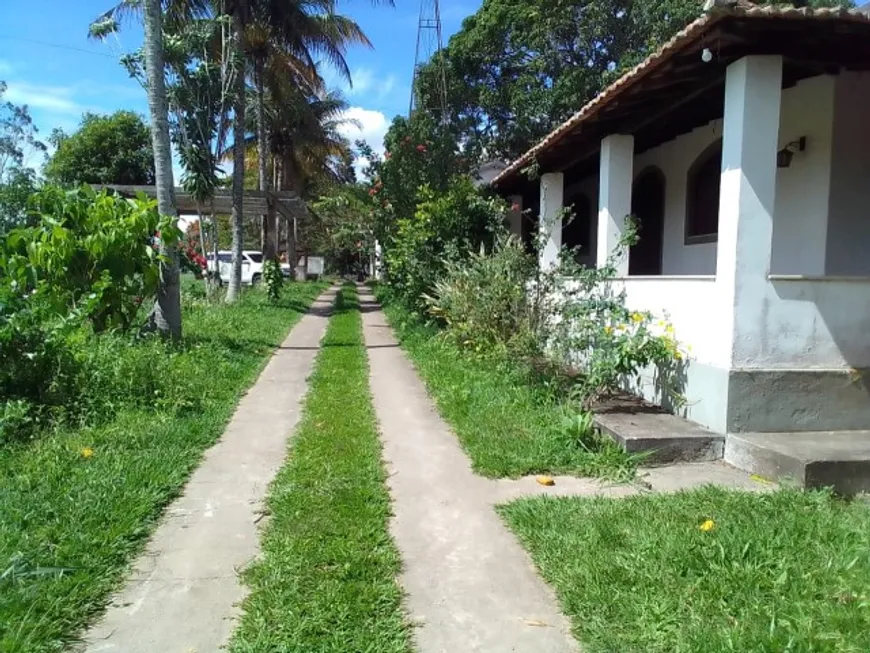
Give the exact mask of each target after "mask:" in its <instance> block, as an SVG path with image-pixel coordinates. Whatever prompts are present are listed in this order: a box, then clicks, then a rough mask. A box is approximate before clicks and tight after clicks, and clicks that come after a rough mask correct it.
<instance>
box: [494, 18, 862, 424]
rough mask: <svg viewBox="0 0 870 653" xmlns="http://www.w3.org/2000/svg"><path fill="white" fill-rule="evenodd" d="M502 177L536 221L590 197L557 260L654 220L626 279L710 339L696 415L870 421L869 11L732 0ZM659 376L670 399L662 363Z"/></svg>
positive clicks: (649, 386)
mask: <svg viewBox="0 0 870 653" xmlns="http://www.w3.org/2000/svg"><path fill="white" fill-rule="evenodd" d="M533 164H535V165H534V167H536V168H537V171H538V176H536V177H535V178H534V179H530V178H529V175H528V174H526V173H524V172H523V171H524V170H525V169H527V168H529V167H530V166H532V165H533ZM493 185H494V186H495V188H496V189H498V190H499V192H501V193H502V194H503V195H505V196H508V197H511V198H512V200H513V201H514V202H515V203H517V204H518V205H519V206H520V208H525V209H529V210H528V211H525V212H524V213H523V215H522V217H521V216H520V214H519V213H515V214H514V215H513V217H512V228H513V229H514V230H515V231H517V232H518V233H523V235H524V236H525V237H527V238H528V235H529V233H530V232H531V231H532V230H533V229H534V221H535V220H537V219H538V216H539V215H540V216H545V217H547V218H551V217H553V216H557V215H559V214H560V211H561V208H562V207H563V206H564V205H572V206H573V207H574V210H575V213H576V215H577V218H576V219H575V220H574V221H573V222H572V223H571V224H570V225H569V226H567V227H565V228H564V229H563V226H562V225H561V224H557V226H556V228H554V229H553V231H552V233H551V234H550V236H549V238H550V244H551V246H550V247H548V248H546V250H545V252H544V254H543V257H545V258H547V257H551V256H553V255H554V253H555V252H556V251H557V249H558V247H559V246H561V245H570V246H575V245H580V246H582V248H583V251H584V252H586V256H585V262H586V263H587V264H590V265H594V264H595V263H596V262H600V261H603V260H604V259H605V258H606V257H607V255H608V253H609V252H610V251H611V250H612V248H613V247H614V245H615V243H616V242H617V241H618V240H619V237H620V233H621V230H622V229H623V225H624V219H625V217H626V216H627V215H629V214H633V215H635V216H636V217H637V218H638V219H639V221H640V223H641V229H642V231H641V240H640V242H639V244H638V245H636V246H635V247H634V248H632V250H631V252H630V255H629V257H628V260H626V261H624V262H623V264H622V265H621V268H620V274H621V276H620V279H619V282H620V283H623V284H624V287H625V291H626V293H627V298H628V302H629V305H630V306H631V307H632V308H635V309H638V310H650V311H653V312H654V313H657V314H661V315H663V316H667V318H668V319H669V320H670V322H671V323H672V324H673V326H674V328H675V334H676V337H677V339H678V340H679V341H680V342H681V343H683V344H684V345H687V346H688V347H690V350H691V352H692V353H691V360H690V361H689V362H688V364H687V367H686V370H685V378H684V380H683V394H684V395H685V397H686V399H687V402H688V403H687V405H686V407H685V409H684V410H685V414H686V416H687V417H688V418H690V419H691V420H694V421H696V422H698V423H700V424H702V425H704V426H706V427H708V428H709V429H712V430H713V431H716V432H718V433H740V432H784V431H791V432H793V431H822V430H829V429H830V430H856V429H870V17H868V16H867V15H865V14H863V13H861V12H859V11H857V10H852V11H847V10H841V9H817V10H813V9H808V8H803V9H795V8H793V7H782V6H780V7H761V6H755V5H745V4H743V3H742V2H741V3H739V4H734V3H730V4H729V5H727V6H723V5H721V4H720V5H718V6H714V7H713V8H712V9H710V10H709V11H707V12H706V13H705V14H704V15H703V16H702V17H701V18H699V19H698V20H696V21H695V22H693V23H692V24H690V25H689V26H688V27H686V28H685V29H684V30H682V31H681V32H680V33H679V34H677V35H676V36H675V37H674V38H673V39H671V40H670V41H669V42H668V43H667V44H665V45H664V46H663V47H662V48H660V49H659V50H658V51H657V52H655V53H654V54H652V55H651V56H650V57H648V58H647V59H646V60H645V61H644V62H643V63H641V64H640V65H638V66H637V67H636V68H634V69H633V70H631V71H630V72H628V73H626V74H625V75H623V76H622V77H621V78H620V79H619V80H618V81H616V82H615V83H614V84H612V85H611V86H610V87H609V88H607V89H606V90H605V91H603V92H602V93H601V94H600V95H599V96H598V97H596V98H595V99H594V100H592V101H591V102H590V103H589V104H587V105H586V106H584V107H583V108H582V109H580V111H579V112H578V113H576V114H575V115H574V116H573V117H572V118H570V119H569V120H568V121H566V122H565V123H564V124H563V125H561V126H560V127H559V128H558V129H556V130H555V131H554V132H552V133H551V134H550V135H549V136H547V137H546V138H545V139H543V141H541V143H539V144H538V145H536V146H535V147H534V148H532V149H531V150H529V151H528V152H527V153H526V154H524V155H523V156H522V157H521V158H519V159H518V160H516V161H514V162H513V163H511V164H510V165H509V166H508V167H507V168H506V169H505V170H504V171H503V172H501V173H500V174H499V175H498V176H497V177H496V178H495V180H494V181H493ZM596 207H597V210H596ZM596 216H597V217H596ZM546 262H547V261H543V263H545V264H546ZM640 391H641V392H642V394H644V395H645V397H646V398H647V399H649V400H652V401H656V402H658V401H661V397H658V396H657V391H656V389H655V384H654V383H653V380H652V376H651V375H650V376H649V378H648V379H647V382H646V383H644V386H643V388H641V389H640Z"/></svg>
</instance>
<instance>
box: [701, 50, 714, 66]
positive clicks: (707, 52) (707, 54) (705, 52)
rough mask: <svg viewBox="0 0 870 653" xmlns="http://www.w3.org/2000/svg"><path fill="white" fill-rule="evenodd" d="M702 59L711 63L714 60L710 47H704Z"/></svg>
mask: <svg viewBox="0 0 870 653" xmlns="http://www.w3.org/2000/svg"><path fill="white" fill-rule="evenodd" d="M701 61H703V62H704V63H710V62H711V61H713V53H712V52H710V48H704V49H703V50H702V51H701Z"/></svg>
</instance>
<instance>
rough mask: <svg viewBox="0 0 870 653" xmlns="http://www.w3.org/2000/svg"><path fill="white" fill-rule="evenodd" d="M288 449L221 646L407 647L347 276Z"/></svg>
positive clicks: (342, 650)
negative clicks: (237, 610)
mask: <svg viewBox="0 0 870 653" xmlns="http://www.w3.org/2000/svg"><path fill="white" fill-rule="evenodd" d="M288 456H289V457H288V461H287V463H286V464H285V466H284V467H283V468H282V470H281V471H280V472H279V474H278V476H277V477H276V479H275V481H274V483H273V484H272V487H271V489H270V493H269V499H268V508H269V512H270V514H271V520H270V523H269V525H268V527H267V529H266V531H265V533H264V536H263V540H262V546H263V558H262V560H261V561H259V562H258V563H257V564H255V565H254V566H253V567H252V568H251V569H250V570H249V571H248V572H247V575H246V580H247V582H248V584H249V585H250V588H251V594H250V596H249V597H248V599H247V600H246V601H245V603H244V605H243V610H244V614H243V616H242V620H241V623H240V625H239V628H238V629H237V631H236V633H235V634H234V637H233V640H232V643H231V645H230V650H231V651H232V652H233V653H251V652H266V651H269V652H275V653H277V652H279V651H280V652H281V653H289V652H291V651H298V652H300V653H302V652H304V653H313V652H326V651H329V652H334V653H347V652H349V651H355V652H356V651H359V652H361V653H362V652H367V653H399V652H403V653H404V652H407V651H410V635H409V630H408V627H407V624H406V623H405V619H404V614H403V611H402V605H401V596H402V595H401V590H400V589H399V587H398V585H397V584H396V575H397V574H398V573H399V570H400V566H401V562H400V558H399V553H398V551H397V549H396V546H395V544H394V543H393V541H392V539H391V537H390V535H389V532H388V530H387V529H388V521H389V517H390V512H391V507H390V499H389V495H388V493H387V490H386V488H385V485H384V481H385V479H386V474H385V472H384V468H383V465H382V462H381V445H380V441H379V439H378V433H377V425H376V421H375V415H374V409H373V408H372V404H371V397H370V394H369V388H368V367H367V360H366V352H365V349H364V348H363V345H362V327H361V320H360V314H359V305H358V302H357V298H356V291H355V290H354V289H353V287H352V286H351V287H347V286H346V287H345V288H344V289H343V290H342V293H341V295H340V299H339V309H338V310H337V312H336V314H335V315H334V316H333V317H332V319H331V321H330V324H329V328H328V331H327V334H326V337H325V339H324V341H323V349H322V350H321V352H320V354H319V355H318V358H317V362H316V367H315V371H314V374H313V376H312V377H311V380H310V385H309V390H308V396H307V398H306V401H305V408H304V413H303V416H302V421H301V423H300V425H299V428H298V431H297V433H296V434H295V437H294V439H293V443H292V445H291V449H290V451H289V453H288Z"/></svg>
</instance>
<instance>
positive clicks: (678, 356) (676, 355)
mask: <svg viewBox="0 0 870 653" xmlns="http://www.w3.org/2000/svg"><path fill="white" fill-rule="evenodd" d="M674 358H676V359H677V360H678V361H681V360H683V354H682V352H679V351H675V352H674Z"/></svg>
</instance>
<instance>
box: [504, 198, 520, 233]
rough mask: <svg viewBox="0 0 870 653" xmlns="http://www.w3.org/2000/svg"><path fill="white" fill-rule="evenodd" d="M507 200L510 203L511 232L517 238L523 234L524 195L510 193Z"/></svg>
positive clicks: (509, 221) (509, 222)
mask: <svg viewBox="0 0 870 653" xmlns="http://www.w3.org/2000/svg"><path fill="white" fill-rule="evenodd" d="M507 201H508V202H509V203H510V206H511V208H510V210H509V211H508V229H509V230H510V232H511V234H512V235H514V236H516V237H517V238H522V236H523V196H522V195H509V196H508V198H507Z"/></svg>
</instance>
